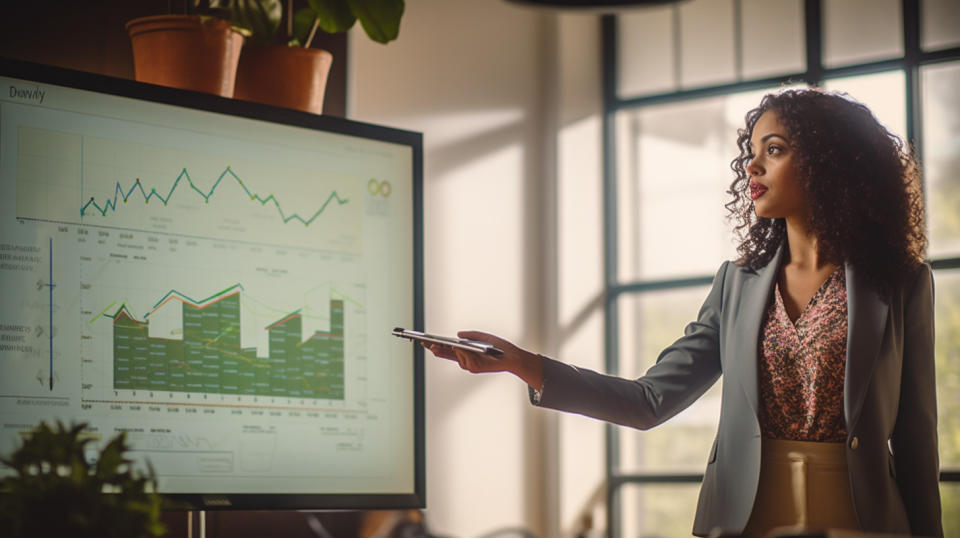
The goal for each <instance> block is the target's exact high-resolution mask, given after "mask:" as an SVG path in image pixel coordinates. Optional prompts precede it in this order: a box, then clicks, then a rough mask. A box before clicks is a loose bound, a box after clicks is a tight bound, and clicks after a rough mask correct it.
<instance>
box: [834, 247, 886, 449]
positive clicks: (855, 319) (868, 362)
mask: <svg viewBox="0 0 960 538" xmlns="http://www.w3.org/2000/svg"><path fill="white" fill-rule="evenodd" d="M845 274H846V277H847V364H846V371H845V373H844V382H843V413H844V418H845V419H846V421H847V430H848V431H849V430H850V429H851V428H852V427H853V425H854V422H855V421H856V419H857V418H858V417H859V416H860V408H861V406H862V405H863V399H864V397H865V396H866V393H867V385H868V384H869V382H870V377H871V375H872V374H873V367H874V365H875V364H876V361H877V357H878V355H879V353H880V344H881V342H882V341H883V330H884V327H885V326H886V324H887V315H888V313H889V312H890V305H888V304H887V303H885V302H884V301H883V300H882V299H881V298H880V296H879V295H878V294H877V293H876V292H875V291H874V290H873V289H872V288H870V287H869V286H868V285H867V283H866V282H865V281H864V279H863V278H860V277H858V276H857V273H856V271H855V270H854V268H853V266H852V265H850V264H849V263H848V264H847V265H846V269H845Z"/></svg>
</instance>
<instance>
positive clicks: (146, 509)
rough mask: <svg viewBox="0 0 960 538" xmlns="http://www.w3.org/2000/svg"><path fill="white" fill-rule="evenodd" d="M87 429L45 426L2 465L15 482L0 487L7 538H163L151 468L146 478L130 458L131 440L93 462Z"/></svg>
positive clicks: (121, 439)
mask: <svg viewBox="0 0 960 538" xmlns="http://www.w3.org/2000/svg"><path fill="white" fill-rule="evenodd" d="M86 426H87V425H86V424H75V425H72V426H71V427H69V428H67V427H65V426H64V425H63V424H62V423H60V422H58V423H57V427H56V428H51V427H49V426H48V425H47V424H46V423H40V426H39V427H38V428H37V429H36V430H35V431H34V432H33V433H32V435H30V437H28V438H27V439H26V440H25V441H24V443H23V445H22V446H21V447H20V448H19V449H17V450H16V451H15V452H14V453H13V454H11V455H10V456H9V457H7V458H2V459H0V461H2V462H3V464H4V465H6V466H7V467H10V468H12V469H13V471H14V474H12V475H7V476H4V477H3V478H2V479H0V492H2V494H0V529H4V533H3V534H4V536H6V537H7V538H20V537H34V536H70V537H87V536H90V537H93V536H96V537H104V538H113V537H116V538H121V537H122V538H139V537H153V536H163V535H164V533H165V528H164V526H163V524H162V523H161V522H160V511H161V509H162V508H163V500H162V498H161V497H160V495H158V494H157V493H156V476H155V473H154V472H153V468H149V472H148V473H147V474H146V475H145V476H144V475H142V474H140V473H137V472H135V471H134V470H133V468H132V466H131V465H130V464H131V461H130V460H128V459H125V458H124V453H125V452H126V451H127V450H129V446H127V444H126V435H125V434H120V435H118V436H117V437H115V438H113V439H112V440H111V441H110V442H109V443H107V446H106V447H104V449H103V450H102V451H101V452H100V454H99V455H98V457H97V458H96V461H94V462H91V461H88V459H87V457H86V451H87V449H86V446H87V444H89V443H90V442H91V440H92V439H91V438H90V437H89V436H85V435H84V434H83V431H84V429H85V428H86Z"/></svg>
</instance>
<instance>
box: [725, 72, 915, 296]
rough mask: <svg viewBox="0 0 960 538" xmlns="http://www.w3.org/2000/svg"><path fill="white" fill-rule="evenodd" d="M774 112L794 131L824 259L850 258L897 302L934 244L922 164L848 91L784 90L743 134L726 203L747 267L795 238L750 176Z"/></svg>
mask: <svg viewBox="0 0 960 538" xmlns="http://www.w3.org/2000/svg"><path fill="white" fill-rule="evenodd" d="M768 110H773V111H775V112H776V114H777V117H778V119H779V120H780V123H781V124H782V125H783V126H784V127H785V128H786V129H787V131H788V133H787V134H788V136H789V138H790V141H791V147H792V151H794V155H795V160H794V162H795V165H796V167H797V172H798V175H799V177H800V181H801V189H802V191H803V193H804V194H805V197H806V199H807V202H808V204H809V209H810V211H809V216H808V222H807V224H808V226H809V228H810V230H811V232H812V233H813V234H814V235H815V236H816V237H817V240H818V248H819V250H820V256H822V257H824V258H825V259H827V260H829V261H831V262H833V263H837V264H842V263H844V262H850V263H851V264H852V265H853V266H854V267H856V269H857V270H858V272H860V273H861V274H864V275H865V277H866V280H867V282H868V283H869V284H870V285H871V286H872V287H873V288H874V289H875V290H876V291H877V292H879V293H880V294H881V295H883V296H889V295H890V294H891V293H892V292H893V291H894V290H895V289H896V288H897V287H898V286H899V285H901V284H903V283H904V282H906V281H907V280H908V279H909V278H910V276H911V275H913V274H914V271H915V270H916V269H917V268H918V267H919V265H920V264H921V263H922V262H923V258H924V253H925V251H926V247H927V237H926V232H925V229H924V212H923V194H922V191H921V185H920V182H921V179H920V167H919V165H918V163H917V160H916V159H915V157H914V151H913V150H912V148H908V147H906V146H905V145H904V143H903V141H901V140H900V138H898V137H897V136H896V135H894V134H891V133H890V131H888V130H887V129H886V128H884V126H883V125H881V124H880V123H879V122H878V121H877V119H876V118H875V117H874V116H873V114H872V113H871V112H870V110H869V109H868V108H867V107H866V106H864V105H862V104H860V103H858V102H856V101H854V100H853V99H851V98H850V97H849V96H847V95H846V94H838V93H831V92H825V91H823V90H819V89H805V90H784V91H781V92H778V93H772V94H768V95H766V96H764V98H763V100H762V101H761V102H760V106H758V107H757V108H754V109H753V110H751V111H749V112H747V115H746V127H745V128H742V129H739V130H738V131H737V134H738V137H737V147H739V148H740V155H739V156H738V157H737V158H735V159H734V160H733V161H732V162H731V163H730V168H731V169H733V171H734V173H736V179H734V181H733V183H731V184H730V189H729V190H728V191H727V192H728V193H729V194H730V195H732V196H733V200H731V201H730V202H728V203H727V204H726V208H727V209H728V210H729V212H730V214H729V216H728V218H729V219H730V220H732V221H734V222H735V226H734V232H735V234H736V236H737V239H738V241H739V245H738V246H737V253H738V255H739V256H740V258H739V259H738V260H737V264H738V265H740V266H742V267H746V268H749V269H752V270H756V269H759V268H760V267H762V266H764V265H766V264H767V263H768V262H769V261H770V260H771V259H772V258H773V256H774V254H776V252H777V249H778V248H779V247H780V245H781V244H783V243H784V242H785V240H786V223H785V221H784V219H768V218H762V217H758V216H757V215H756V213H755V212H754V209H753V202H752V200H751V198H750V174H749V173H748V172H747V170H746V167H747V166H748V165H749V163H750V160H751V159H752V158H753V155H752V153H751V151H750V137H751V135H752V133H753V127H754V125H756V123H757V120H758V119H759V118H760V116H761V115H762V114H763V113H764V112H766V111H768Z"/></svg>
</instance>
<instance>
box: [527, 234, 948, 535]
mask: <svg viewBox="0 0 960 538" xmlns="http://www.w3.org/2000/svg"><path fill="white" fill-rule="evenodd" d="M782 250H783V249H781V252H780V253H778V254H777V256H775V257H774V259H773V260H772V261H771V262H770V263H769V264H768V265H767V266H766V267H764V268H762V269H760V270H758V271H756V272H754V271H750V270H745V269H743V268H741V267H739V266H737V265H736V264H734V263H732V262H726V263H724V264H723V265H722V266H721V267H720V270H719V271H718V272H717V275H716V277H715V278H714V280H713V287H712V289H711V290H710V294H709V295H708V296H707V299H706V301H704V303H703V306H702V307H701V308H700V313H699V315H698V316H697V320H696V321H694V322H692V323H690V324H689V325H687V327H686V329H685V330H684V336H683V337H681V338H680V339H679V340H677V341H676V342H674V343H673V345H671V346H670V347H668V348H667V349H665V350H663V352H662V353H661V354H660V357H659V358H657V363H656V364H655V365H654V366H653V367H651V368H650V369H649V370H648V371H647V372H646V374H645V375H644V376H643V377H641V378H639V379H636V380H627V379H623V378H618V377H612V376H607V375H603V374H599V373H597V372H593V371H590V370H586V369H583V368H577V367H574V366H570V365H566V364H564V363H560V362H557V361H554V360H551V359H544V383H543V390H542V391H541V394H540V398H539V401H536V399H535V398H534V394H533V392H532V391H531V401H533V402H534V403H535V404H537V405H540V406H543V407H549V408H553V409H559V410H563V411H570V412H573V413H579V414H582V415H587V416H590V417H595V418H598V419H602V420H606V421H609V422H614V423H616V424H622V425H624V426H631V427H634V428H639V429H648V428H651V427H653V426H656V425H658V424H660V423H662V422H664V421H666V420H667V419H669V418H670V417H672V416H674V415H676V414H677V413H679V412H680V411H682V410H683V409H684V408H686V407H687V406H689V405H690V404H691V403H693V402H694V401H695V400H696V399H697V398H699V397H700V396H701V395H702V394H703V393H704V392H706V391H707V389H709V388H710V386H711V385H713V384H714V383H715V382H716V381H717V379H719V377H720V375H721V374H723V375H724V376H725V381H724V383H723V395H722V400H721V401H722V403H721V411H720V424H719V427H718V429H717V436H716V439H715V440H714V442H713V448H712V449H711V451H710V456H709V459H708V461H707V469H706V472H705V474H704V479H703V484H702V486H701V489H700V501H699V503H698V505H697V515H696V519H695V521H694V525H693V533H694V534H696V535H700V536H703V535H706V534H708V533H709V532H710V531H711V529H714V528H720V529H722V530H724V531H727V532H734V533H740V532H742V531H743V529H744V527H745V526H746V524H747V520H748V519H749V517H750V512H751V510H752V508H753V502H754V498H755V497H756V493H757V483H758V479H759V475H760V425H759V422H758V419H757V406H758V396H757V393H758V388H757V361H758V344H759V341H760V330H761V323H762V320H763V314H764V311H765V310H766V307H767V305H768V304H769V301H770V298H771V293H772V291H773V286H774V283H775V282H776V279H777V273H778V269H779V267H780V259H781V256H782ZM846 281H847V313H848V320H847V322H848V333H847V361H846V373H845V377H844V388H843V404H844V418H845V419H846V425H847V432H848V434H847V442H846V455H847V466H848V469H849V473H850V490H851V494H852V497H853V504H854V508H855V510H856V513H857V519H858V520H859V521H860V525H861V527H862V528H863V530H865V531H872V532H890V533H909V534H916V535H922V536H942V535H943V529H942V526H941V523H940V493H939V488H938V486H939V483H938V480H939V458H938V455H937V402H936V386H935V378H934V349H933V341H934V330H933V280H932V277H931V273H930V266H929V265H926V264H924V265H923V266H922V267H921V269H920V271H918V273H917V276H916V278H915V279H914V281H913V283H912V284H911V285H909V286H906V287H904V289H902V290H899V292H898V293H897V294H895V295H894V296H893V297H892V298H891V299H890V300H889V301H885V300H883V299H881V297H880V296H879V295H878V294H877V293H875V292H874V291H873V290H872V289H870V288H868V287H867V285H866V283H865V282H864V280H863V278H860V277H858V275H857V272H856V271H855V270H854V268H853V267H852V266H851V265H850V264H847V266H846Z"/></svg>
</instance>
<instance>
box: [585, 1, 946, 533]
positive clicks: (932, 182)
mask: <svg viewBox="0 0 960 538" xmlns="http://www.w3.org/2000/svg"><path fill="white" fill-rule="evenodd" d="M603 28H604V30H603V33H604V39H605V41H606V45H605V47H604V51H605V55H606V56H605V57H604V66H605V77H604V80H605V81H606V85H607V86H606V88H605V93H604V94H605V95H606V96H607V97H606V100H605V109H606V112H607V114H606V115H605V117H606V120H605V121H606V125H605V132H607V133H609V136H608V138H607V140H606V143H605V147H604V151H605V154H606V156H605V162H606V163H607V164H606V169H605V173H604V177H605V193H606V194H605V196H606V206H605V208H606V209H605V211H607V213H608V215H607V218H606V220H605V222H606V224H605V230H604V234H605V247H604V248H605V259H606V263H607V268H606V275H607V276H606V281H607V282H606V288H607V290H606V291H607V293H606V301H607V305H606V309H605V313H606V314H605V315H606V331H607V334H606V347H607V349H606V366H607V370H608V371H609V372H610V373H615V374H618V375H621V376H625V377H636V376H639V375H642V373H643V372H644V371H645V370H646V369H647V368H649V366H650V365H652V364H653V362H654V361H655V360H656V357H657V355H658V354H659V352H660V350H662V349H663V348H664V347H666V346H667V345H668V344H669V343H671V342H672V341H673V340H675V339H676V338H677V337H679V336H680V335H681V334H682V330H683V327H684V325H685V324H686V323H688V322H689V321H691V320H693V319H694V318H695V316H696V313H697V310H698V308H699V306H700V304H701V303H702V301H703V299H704V298H705V296H706V293H707V290H708V286H709V284H710V282H711V280H712V276H713V274H714V272H715V271H716V269H717V267H718V266H719V264H720V263H721V262H722V261H723V260H725V259H730V258H733V257H735V252H734V244H733V242H732V241H733V239H732V233H731V229H730V226H729V225H728V224H727V222H726V219H725V216H726V210H725V209H724V208H723V203H724V202H726V201H727V199H728V196H729V195H727V194H726V189H727V188H728V187H729V185H730V182H731V181H732V180H733V177H734V176H733V173H732V172H731V171H730V169H729V163H730V161H731V160H732V159H733V158H734V157H735V156H736V155H737V153H738V151H737V148H736V146H735V136H736V135H735V133H736V130H737V129H738V128H740V127H741V126H742V125H743V117H744V114H745V113H746V111H747V110H749V109H750V108H753V107H754V106H756V105H757V104H758V103H759V101H760V97H761V96H762V95H763V94H764V93H766V92H767V91H769V90H771V89H776V88H779V87H783V86H786V85H805V84H812V85H819V86H822V87H825V88H827V89H830V90H839V91H844V92H847V93H849V94H850V95H851V96H852V97H854V98H856V99H857V100H859V101H861V102H864V103H865V104H867V106H869V107H870V109H871V110H872V111H873V112H874V114H876V116H877V117H878V119H879V120H880V121H881V123H883V124H884V125H885V126H886V127H887V128H888V129H889V130H890V131H891V132H893V133H895V134H897V135H899V136H901V137H903V138H904V139H906V140H909V141H910V142H911V143H912V144H914V146H915V147H916V148H917V149H918V150H919V151H920V157H921V162H922V165H923V167H924V169H923V172H924V192H925V197H926V200H927V204H926V209H927V225H928V229H929V238H930V248H929V251H928V256H929V259H930V262H931V265H932V266H933V268H934V279H935V281H936V290H937V292H936V331H937V348H936V366H937V396H938V402H939V428H940V456H941V468H942V473H941V484H942V488H941V491H942V494H943V498H942V505H943V514H944V531H945V533H946V534H947V535H948V536H949V535H960V102H958V101H957V99H956V96H957V95H960V31H958V28H960V9H958V7H957V3H956V2H953V1H950V0H689V1H687V2H681V3H678V4H673V5H667V6H658V7H653V8H645V9H633V10H629V11H624V12H623V13H622V14H620V15H616V16H612V15H611V16H605V17H604V20H603ZM721 382H722V380H721ZM719 398H720V393H719V383H718V386H717V387H714V388H712V389H711V390H710V391H708V392H707V393H706V394H705V395H704V396H703V397H702V398H701V399H700V400H699V401H698V402H697V403H696V404H694V405H693V406H691V407H690V408H689V409H688V410H687V411H685V412H683V413H681V414H680V415H678V416H677V417H674V418H673V419H672V420H671V421H670V422H668V423H667V424H665V425H663V426H661V427H659V428H656V429H654V430H651V431H648V432H636V431H633V430H630V429H627V428H621V427H617V426H608V427H607V443H608V454H609V455H610V458H609V460H610V461H608V469H607V473H608V480H607V483H608V487H609V488H610V491H609V496H608V498H609V499H610V500H611V503H610V506H608V525H609V527H610V528H609V529H608V530H609V532H610V534H611V535H612V536H639V535H643V536H674V535H681V534H687V533H689V531H690V528H691V527H692V524H693V511H694V508H695V505H696V490H697V487H696V485H697V483H698V482H699V481H700V480H702V472H703V468H704V465H705V462H706V458H707V455H708V453H709V448H710V444H711V442H712V440H713V435H714V433H715V431H716V423H717V416H718V412H719ZM664 499H669V502H663V500H664ZM678 522H679V523H678Z"/></svg>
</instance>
